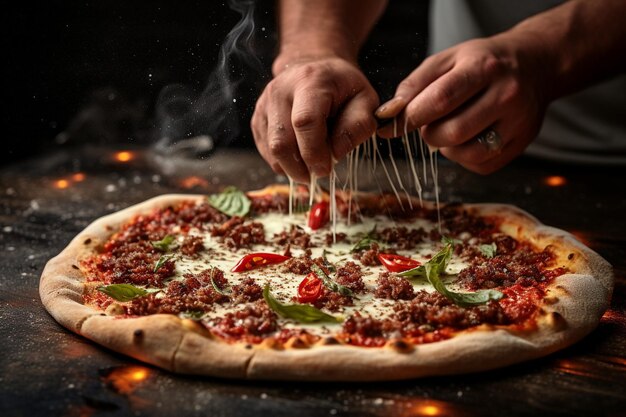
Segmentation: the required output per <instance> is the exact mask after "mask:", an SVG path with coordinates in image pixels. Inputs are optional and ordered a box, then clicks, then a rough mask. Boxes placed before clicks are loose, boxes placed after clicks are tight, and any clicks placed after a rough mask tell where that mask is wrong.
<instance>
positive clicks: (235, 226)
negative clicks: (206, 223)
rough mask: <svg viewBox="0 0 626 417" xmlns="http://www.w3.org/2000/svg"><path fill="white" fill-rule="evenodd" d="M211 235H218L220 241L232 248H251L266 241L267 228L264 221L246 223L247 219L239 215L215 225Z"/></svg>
mask: <svg viewBox="0 0 626 417" xmlns="http://www.w3.org/2000/svg"><path fill="white" fill-rule="evenodd" d="M211 236H217V237H218V239H219V242H221V243H224V244H226V246H228V247H229V248H232V249H239V248H242V247H246V248H249V247H251V246H252V245H254V244H258V243H265V229H264V227H263V224H262V223H259V222H248V223H245V219H243V218H242V217H237V216H235V217H232V218H231V219H229V220H227V221H226V222H224V223H222V225H220V226H218V227H213V228H212V229H211Z"/></svg>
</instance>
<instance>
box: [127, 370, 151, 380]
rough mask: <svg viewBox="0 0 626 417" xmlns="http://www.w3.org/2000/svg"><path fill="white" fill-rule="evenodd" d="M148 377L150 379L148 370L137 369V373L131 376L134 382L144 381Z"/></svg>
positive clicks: (134, 372)
mask: <svg viewBox="0 0 626 417" xmlns="http://www.w3.org/2000/svg"><path fill="white" fill-rule="evenodd" d="M147 377H148V370H147V369H137V370H136V371H133V372H132V373H131V374H130V378H131V379H132V380H133V381H143V380H144V379H146V378H147Z"/></svg>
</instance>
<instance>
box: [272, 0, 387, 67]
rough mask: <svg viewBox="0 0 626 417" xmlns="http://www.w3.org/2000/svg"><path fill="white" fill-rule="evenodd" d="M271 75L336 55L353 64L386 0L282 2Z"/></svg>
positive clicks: (293, 0) (302, 0)
mask: <svg viewBox="0 0 626 417" xmlns="http://www.w3.org/2000/svg"><path fill="white" fill-rule="evenodd" d="M279 3H280V4H279V17H278V22H279V36H280V50H279V54H278V56H277V58H276V60H275V61H274V65H273V72H274V75H277V74H278V73H280V72H281V71H282V70H283V69H284V68H285V66H286V65H289V63H291V62H294V61H300V60H306V59H314V58H318V57H327V56H335V57H341V58H344V59H346V60H349V61H353V62H356V59H357V55H358V52H359V48H360V47H361V45H362V44H363V42H364V41H365V39H366V37H367V35H368V33H369V31H370V30H371V29H372V27H373V26H374V24H375V23H376V21H377V20H378V18H379V17H380V15H381V14H382V12H383V10H384V8H385V6H386V4H387V1H386V0H281V1H280V2H279Z"/></svg>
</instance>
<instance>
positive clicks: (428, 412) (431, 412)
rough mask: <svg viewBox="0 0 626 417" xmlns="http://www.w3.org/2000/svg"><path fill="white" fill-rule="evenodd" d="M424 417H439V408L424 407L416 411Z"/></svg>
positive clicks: (432, 406)
mask: <svg viewBox="0 0 626 417" xmlns="http://www.w3.org/2000/svg"><path fill="white" fill-rule="evenodd" d="M416 411H417V412H418V413H419V415H422V416H438V415H439V407H437V406H436V405H422V406H420V407H418V409H417V410H416Z"/></svg>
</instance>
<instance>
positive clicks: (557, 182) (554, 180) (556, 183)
mask: <svg viewBox="0 0 626 417" xmlns="http://www.w3.org/2000/svg"><path fill="white" fill-rule="evenodd" d="M543 182H544V183H545V184H546V185H548V186H550V187H561V186H563V185H565V184H567V179H565V177H562V176H560V175H551V176H549V177H546V178H545V179H544V180H543Z"/></svg>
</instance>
